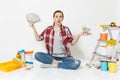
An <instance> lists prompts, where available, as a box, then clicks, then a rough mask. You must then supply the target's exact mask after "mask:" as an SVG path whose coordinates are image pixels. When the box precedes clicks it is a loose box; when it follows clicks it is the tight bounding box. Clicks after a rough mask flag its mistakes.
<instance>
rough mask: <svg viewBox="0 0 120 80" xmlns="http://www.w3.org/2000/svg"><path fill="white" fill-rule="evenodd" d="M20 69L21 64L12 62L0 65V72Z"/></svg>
mask: <svg viewBox="0 0 120 80" xmlns="http://www.w3.org/2000/svg"><path fill="white" fill-rule="evenodd" d="M20 67H21V64H19V63H16V62H14V61H8V62H3V63H0V70H1V71H5V72H10V71H13V70H16V69H18V68H20Z"/></svg>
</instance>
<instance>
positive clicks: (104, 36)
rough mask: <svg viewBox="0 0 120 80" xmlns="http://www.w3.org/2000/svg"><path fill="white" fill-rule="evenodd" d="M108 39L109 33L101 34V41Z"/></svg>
mask: <svg viewBox="0 0 120 80" xmlns="http://www.w3.org/2000/svg"><path fill="white" fill-rule="evenodd" d="M107 39H108V33H106V32H101V33H100V40H107Z"/></svg>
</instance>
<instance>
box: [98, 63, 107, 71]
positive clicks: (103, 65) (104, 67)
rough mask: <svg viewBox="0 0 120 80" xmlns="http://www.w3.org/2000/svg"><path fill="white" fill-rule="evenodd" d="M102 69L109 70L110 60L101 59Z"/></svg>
mask: <svg viewBox="0 0 120 80" xmlns="http://www.w3.org/2000/svg"><path fill="white" fill-rule="evenodd" d="M100 70H101V71H108V61H100Z"/></svg>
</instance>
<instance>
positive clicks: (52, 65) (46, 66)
mask: <svg viewBox="0 0 120 80" xmlns="http://www.w3.org/2000/svg"><path fill="white" fill-rule="evenodd" d="M40 67H41V68H57V67H58V64H41V65H40Z"/></svg>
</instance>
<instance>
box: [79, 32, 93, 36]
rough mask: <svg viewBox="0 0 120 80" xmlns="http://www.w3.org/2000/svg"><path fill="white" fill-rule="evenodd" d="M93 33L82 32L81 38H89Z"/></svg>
mask: <svg viewBox="0 0 120 80" xmlns="http://www.w3.org/2000/svg"><path fill="white" fill-rule="evenodd" d="M91 34H92V33H89V32H81V33H80V36H88V35H91Z"/></svg>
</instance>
